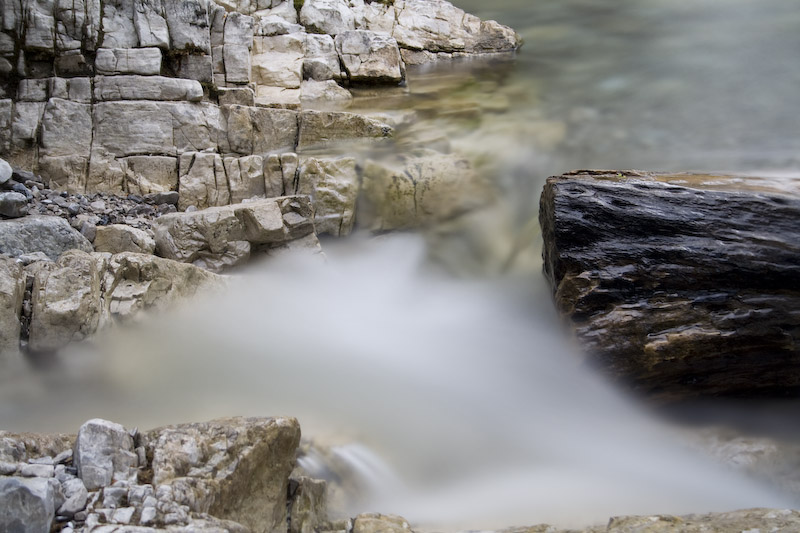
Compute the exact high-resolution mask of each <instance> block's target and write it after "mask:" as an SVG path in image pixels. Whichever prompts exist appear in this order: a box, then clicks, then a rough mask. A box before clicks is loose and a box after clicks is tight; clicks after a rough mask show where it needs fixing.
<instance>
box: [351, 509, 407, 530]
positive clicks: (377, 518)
mask: <svg viewBox="0 0 800 533" xmlns="http://www.w3.org/2000/svg"><path fill="white" fill-rule="evenodd" d="M353 533H411V527H410V526H409V525H408V521H407V520H406V519H405V518H403V517H402V516H397V515H384V514H378V513H364V514H360V515H358V516H357V517H356V518H355V520H353Z"/></svg>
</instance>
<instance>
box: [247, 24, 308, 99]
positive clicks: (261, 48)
mask: <svg viewBox="0 0 800 533" xmlns="http://www.w3.org/2000/svg"><path fill="white" fill-rule="evenodd" d="M304 58H305V34H304V33H292V34H288V35H277V36H272V37H255V38H254V39H253V58H252V61H253V81H255V82H256V84H258V85H265V86H269V87H283V88H285V89H298V88H299V87H300V82H302V81H303V59H304Z"/></svg>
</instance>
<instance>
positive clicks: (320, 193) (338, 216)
mask: <svg viewBox="0 0 800 533" xmlns="http://www.w3.org/2000/svg"><path fill="white" fill-rule="evenodd" d="M358 192H359V179H358V174H357V172H356V160H355V159H353V158H352V157H348V158H339V159H319V158H313V157H310V158H307V159H305V160H303V161H302V163H301V164H300V174H299V179H298V184H297V191H296V193H297V194H307V195H309V196H310V197H311V201H312V203H313V204H314V227H315V229H316V232H317V234H318V235H322V234H323V233H328V234H330V235H335V236H344V235H348V234H349V233H350V231H351V230H352V228H353V223H354V221H355V210H356V199H357V198H358Z"/></svg>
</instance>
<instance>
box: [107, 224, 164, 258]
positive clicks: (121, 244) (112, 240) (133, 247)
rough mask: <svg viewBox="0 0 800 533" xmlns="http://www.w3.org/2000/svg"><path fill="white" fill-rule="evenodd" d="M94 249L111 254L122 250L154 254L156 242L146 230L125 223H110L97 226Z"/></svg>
mask: <svg viewBox="0 0 800 533" xmlns="http://www.w3.org/2000/svg"><path fill="white" fill-rule="evenodd" d="M94 249H95V250H96V251H98V252H109V253H111V254H118V253H121V252H135V253H144V254H152V253H153V252H154V251H155V249H156V243H155V241H154V240H153V238H152V237H151V236H150V235H148V234H147V232H146V231H144V230H141V229H138V228H134V227H132V226H128V225H125V224H110V225H108V226H99V227H98V228H97V230H96V235H95V238H94Z"/></svg>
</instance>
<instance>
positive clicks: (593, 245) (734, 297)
mask: <svg viewBox="0 0 800 533" xmlns="http://www.w3.org/2000/svg"><path fill="white" fill-rule="evenodd" d="M798 220H800V190H798V186H797V182H796V181H794V182H792V181H780V180H777V179H765V178H753V177H735V176H714V175H700V174H656V173H648V172H636V171H627V172H617V171H577V172H572V173H568V174H564V175H562V176H556V177H551V178H549V179H548V180H547V183H546V185H545V188H544V191H543V193H542V197H541V206H540V223H541V227H542V232H543V237H544V252H543V256H544V271H545V275H546V276H547V278H548V280H549V281H550V283H551V285H552V288H553V292H554V296H555V302H556V305H557V307H558V309H559V311H560V312H561V313H562V314H563V315H564V316H565V317H568V318H569V319H570V321H571V324H572V325H573V327H574V330H575V333H576V335H577V337H578V339H579V340H580V342H581V343H582V344H583V346H584V347H585V348H586V351H587V352H588V353H589V355H590V356H591V360H592V361H593V362H594V363H596V364H597V365H598V366H600V367H601V368H602V369H604V370H606V371H607V372H608V373H609V375H611V376H612V377H613V378H615V379H617V380H620V381H622V382H624V383H626V385H628V386H632V388H633V389H634V390H636V391H639V392H641V393H644V394H646V395H648V396H650V397H651V398H655V399H659V400H665V401H671V400H680V399H686V398H691V397H696V396H719V395H726V396H761V395H766V396H781V395H796V394H797V393H798V392H800V244H799V243H800V225H798V223H797V221H798Z"/></svg>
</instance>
